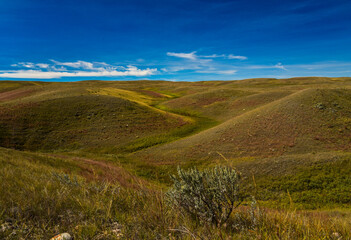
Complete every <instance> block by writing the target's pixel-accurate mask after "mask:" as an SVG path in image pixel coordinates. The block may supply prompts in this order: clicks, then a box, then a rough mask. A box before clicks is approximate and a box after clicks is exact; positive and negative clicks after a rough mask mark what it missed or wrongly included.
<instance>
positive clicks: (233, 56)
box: [228, 54, 247, 60]
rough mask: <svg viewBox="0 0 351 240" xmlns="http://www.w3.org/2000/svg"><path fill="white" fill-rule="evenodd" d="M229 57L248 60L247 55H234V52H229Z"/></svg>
mask: <svg viewBox="0 0 351 240" xmlns="http://www.w3.org/2000/svg"><path fill="white" fill-rule="evenodd" d="M228 59H239V60H246V59H247V57H245V56H236V55H233V54H229V55H228Z"/></svg>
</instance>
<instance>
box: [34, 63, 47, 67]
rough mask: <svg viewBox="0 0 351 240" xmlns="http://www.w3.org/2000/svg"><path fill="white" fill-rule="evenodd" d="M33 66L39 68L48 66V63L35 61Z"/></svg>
mask: <svg viewBox="0 0 351 240" xmlns="http://www.w3.org/2000/svg"><path fill="white" fill-rule="evenodd" d="M35 66H37V67H39V68H49V67H50V65H49V64H46V63H37V64H35Z"/></svg>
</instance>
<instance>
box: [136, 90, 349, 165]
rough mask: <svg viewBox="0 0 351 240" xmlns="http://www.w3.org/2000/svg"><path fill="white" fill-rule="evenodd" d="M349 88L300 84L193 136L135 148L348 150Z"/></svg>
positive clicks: (161, 155)
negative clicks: (303, 86) (289, 93)
mask: <svg viewBox="0 0 351 240" xmlns="http://www.w3.org/2000/svg"><path fill="white" fill-rule="evenodd" d="M350 146H351V91H350V90H347V89H305V90H301V91H298V92H296V93H294V94H291V95H289V96H287V97H284V98H281V99H280V100H277V101H274V102H271V103H269V104H266V105H264V106H262V107H259V108H256V109H254V110H252V111H249V112H247V113H245V114H242V115H240V116H238V117H234V118H232V119H230V120H228V121H226V122H225V123H223V124H220V125H218V126H216V127H213V128H211V129H208V130H205V131H203V132H201V133H199V134H196V135H194V136H191V137H188V138H185V139H182V140H179V141H176V142H173V143H169V144H166V145H163V146H159V147H154V148H150V149H148V150H145V151H141V152H139V153H136V155H135V156H134V157H141V158H144V159H146V160H147V161H155V162H168V163H170V162H177V161H183V160H188V161H191V160H197V161H201V160H213V159H216V158H219V155H218V153H217V152H220V153H222V154H223V155H225V156H226V157H229V158H233V157H244V156H259V157H269V156H279V155H283V154H292V153H307V152H313V151H328V150H350V148H351V147H350Z"/></svg>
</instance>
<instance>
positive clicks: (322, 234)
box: [0, 149, 351, 239]
mask: <svg viewBox="0 0 351 240" xmlns="http://www.w3.org/2000/svg"><path fill="white" fill-rule="evenodd" d="M60 161H61V162H60ZM65 169H73V170H72V171H71V174H68V175H67V174H65V173H64V172H65ZM0 179H1V181H0V206H1V209H0V225H1V229H0V238H1V239H49V238H50V237H52V236H54V235H55V234H57V233H60V232H69V233H70V234H72V235H73V236H74V238H75V239H338V236H342V237H343V239H349V238H351V235H350V233H349V231H348V230H349V227H350V224H351V213H350V212H340V211H333V212H317V211H314V212H307V211H305V212H304V211H294V210H293V209H291V210H271V209H259V208H258V206H257V205H252V206H251V205H250V201H248V202H247V205H244V206H242V207H241V208H240V209H239V210H238V211H236V212H234V213H233V214H232V216H231V218H230V220H229V222H228V223H227V225H226V226H224V227H223V228H221V229H219V228H215V227H213V226H208V225H206V224H203V223H201V222H199V221H197V220H196V219H190V218H189V217H187V216H186V215H183V214H182V213H181V212H180V211H179V209H177V208H175V207H174V206H171V205H169V204H167V200H166V199H165V198H164V194H163V193H162V192H161V191H155V190H150V189H146V188H144V187H142V186H140V187H139V188H137V189H127V188H123V187H120V186H119V185H117V184H113V183H108V182H97V181H89V182H87V181H86V180H85V179H84V178H82V177H81V176H80V175H79V169H78V168H77V167H75V164H74V163H71V162H70V161H69V160H67V159H66V160H59V159H57V160H56V161H55V162H50V160H49V159H46V161H45V159H44V158H42V159H38V158H36V157H34V156H33V155H27V154H26V153H18V152H16V151H12V150H4V149H1V151H0Z"/></svg>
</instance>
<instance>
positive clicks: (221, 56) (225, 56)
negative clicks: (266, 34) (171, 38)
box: [167, 51, 247, 60]
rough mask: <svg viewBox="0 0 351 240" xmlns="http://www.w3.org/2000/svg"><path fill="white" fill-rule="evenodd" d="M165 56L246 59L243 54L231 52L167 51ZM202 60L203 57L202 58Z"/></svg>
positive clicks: (199, 58)
mask: <svg viewBox="0 0 351 240" xmlns="http://www.w3.org/2000/svg"><path fill="white" fill-rule="evenodd" d="M167 56H171V57H178V58H185V59H190V60H201V59H202V58H227V59H238V60H246V59H247V57H245V56H236V55H233V54H229V55H227V54H211V55H196V51H193V52H191V53H174V52H168V53H167ZM203 60H204V59H203Z"/></svg>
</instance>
